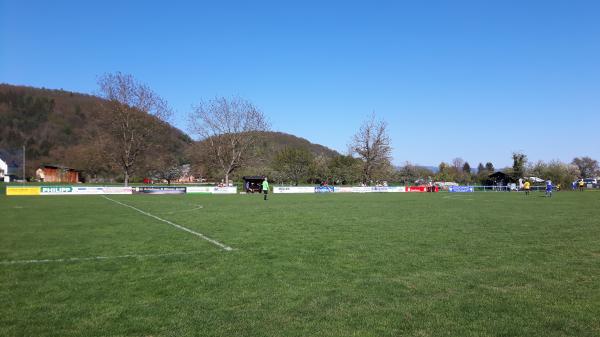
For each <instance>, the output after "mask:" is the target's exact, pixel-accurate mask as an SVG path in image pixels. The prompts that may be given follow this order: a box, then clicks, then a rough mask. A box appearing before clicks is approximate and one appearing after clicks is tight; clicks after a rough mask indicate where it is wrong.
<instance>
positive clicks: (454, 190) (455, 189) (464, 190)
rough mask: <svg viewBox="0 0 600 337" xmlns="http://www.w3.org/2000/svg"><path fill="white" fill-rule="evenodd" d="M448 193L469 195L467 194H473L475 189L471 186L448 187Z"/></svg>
mask: <svg viewBox="0 0 600 337" xmlns="http://www.w3.org/2000/svg"><path fill="white" fill-rule="evenodd" d="M448 192H452V193H469V192H475V188H474V187H473V186H450V187H448Z"/></svg>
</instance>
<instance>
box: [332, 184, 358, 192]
mask: <svg viewBox="0 0 600 337" xmlns="http://www.w3.org/2000/svg"><path fill="white" fill-rule="evenodd" d="M333 192H335V193H352V192H353V191H352V186H336V187H335V189H334V190H333Z"/></svg>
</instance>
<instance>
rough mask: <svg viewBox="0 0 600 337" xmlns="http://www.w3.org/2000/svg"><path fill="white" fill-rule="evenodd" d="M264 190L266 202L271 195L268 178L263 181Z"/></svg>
mask: <svg viewBox="0 0 600 337" xmlns="http://www.w3.org/2000/svg"><path fill="white" fill-rule="evenodd" d="M262 190H263V193H264V195H265V200H267V194H269V181H268V180H267V177H265V180H263V183H262Z"/></svg>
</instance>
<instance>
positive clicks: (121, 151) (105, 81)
mask: <svg viewBox="0 0 600 337" xmlns="http://www.w3.org/2000/svg"><path fill="white" fill-rule="evenodd" d="M98 86H99V87H100V96H101V97H102V98H104V99H106V100H107V104H106V105H107V110H108V114H107V115H106V116H104V117H105V120H104V125H105V127H106V128H107V130H108V131H109V134H110V140H111V149H110V150H109V151H106V153H107V154H108V156H109V158H110V159H111V160H112V161H113V162H115V163H116V164H117V165H118V166H119V167H120V168H121V169H122V170H123V175H124V183H125V186H127V185H128V184H129V178H130V177H131V174H132V173H133V172H134V170H135V166H136V163H137V162H138V159H139V156H140V154H141V153H142V152H143V151H145V150H146V149H147V148H148V147H149V146H150V145H151V143H152V139H153V137H152V136H153V135H154V134H155V133H156V132H158V129H157V127H158V126H159V125H160V124H161V123H160V122H166V121H167V120H168V119H169V118H170V117H171V115H172V111H171V110H170V109H169V107H168V105H167V103H166V101H165V100H163V99H162V98H160V97H159V96H158V95H157V94H156V93H155V92H154V91H152V90H151V89H150V88H149V87H148V86H146V85H145V84H141V83H139V82H137V81H136V80H135V79H134V78H133V76H131V75H128V74H122V73H120V72H117V73H114V74H104V75H102V76H101V77H100V78H99V79H98ZM148 115H150V116H153V117H154V118H156V119H157V120H152V118H150V116H148Z"/></svg>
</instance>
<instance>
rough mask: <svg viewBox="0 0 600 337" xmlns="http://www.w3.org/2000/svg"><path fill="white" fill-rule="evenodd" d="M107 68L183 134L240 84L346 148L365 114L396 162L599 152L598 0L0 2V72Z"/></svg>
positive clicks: (43, 73) (30, 77) (68, 74)
mask: <svg viewBox="0 0 600 337" xmlns="http://www.w3.org/2000/svg"><path fill="white" fill-rule="evenodd" d="M115 71H122V72H125V73H130V74H132V75H134V76H135V77H136V78H138V79H139V80H140V81H142V82H145V83H147V84H148V85H150V86H151V87H152V88H153V89H154V90H155V91H156V92H158V93H159V94H160V95H161V96H163V97H164V98H165V99H167V100H168V101H169V103H170V104H171V106H172V107H173V108H174V110H175V111H176V120H175V125H176V126H177V127H179V128H181V129H182V130H186V129H187V127H186V115H187V113H188V112H189V111H190V109H191V106H192V105H193V104H195V103H197V102H198V101H200V100H201V99H208V98H212V97H215V96H216V95H219V96H221V95H223V96H229V95H240V96H242V97H245V98H247V99H249V100H251V101H253V102H254V103H255V104H256V105H257V106H259V107H260V108H261V109H262V110H263V111H264V113H265V114H266V115H267V116H268V117H269V119H270V121H271V123H272V126H273V129H274V130H278V131H283V132H287V133H291V134H295V135H297V136H301V137H304V138H307V139H308V140H310V141H312V142H315V143H320V144H323V145H326V146H329V147H331V148H334V149H336V150H339V151H342V152H345V151H346V148H347V144H348V142H349V141H350V139H351V137H352V135H353V134H354V133H355V132H356V130H357V129H358V127H359V125H360V124H361V122H362V121H363V120H364V119H365V118H366V117H367V116H368V115H369V114H370V113H371V112H372V111H375V113H376V114H377V115H378V116H379V117H381V118H383V119H385V120H386V121H387V122H388V123H389V133H390V136H391V138H392V142H393V147H394V153H393V155H394V162H395V163H396V164H401V163H403V162H404V161H406V160H409V161H411V162H413V163H418V164H423V165H437V164H438V163H439V162H440V161H442V160H444V161H450V160H452V158H455V157H462V158H463V159H465V160H467V161H469V162H470V163H471V165H472V166H476V165H477V163H478V162H484V163H485V162H486V161H492V162H493V163H494V164H495V165H496V167H502V166H505V165H510V164H511V159H510V156H511V153H512V152H513V151H523V152H524V153H526V154H527V155H528V156H529V158H530V160H533V161H535V160H539V159H541V160H551V159H560V160H563V161H570V160H571V159H572V158H573V157H575V156H582V155H589V156H592V157H593V158H595V159H600V140H599V139H600V138H599V135H598V134H599V133H598V129H599V125H600V1H575V0H568V1H552V0H550V1H548V0H545V1H485V0H477V1H450V0H448V1H410V2H409V1H390V2H374V1H364V2H359V1H356V2H353V1H339V2H326V1H315V2H311V1H294V2H292V1H272V2H264V1H239V2H231V1H212V2H208V1H207V2H202V1H198V2H192V1H190V2H178V1H169V2H162V4H159V3H158V2H156V3H154V2H151V1H139V2H134V1H114V2H113V1H96V2H87V1H26V0H22V1H4V0H1V1H0V82H5V83H10V84H23V85H30V86H36V87H41V86H43V87H46V88H63V89H65V90H70V91H78V92H86V93H93V92H94V91H96V90H97V87H96V78H97V76H98V75H100V74H102V73H105V72H115Z"/></svg>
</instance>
